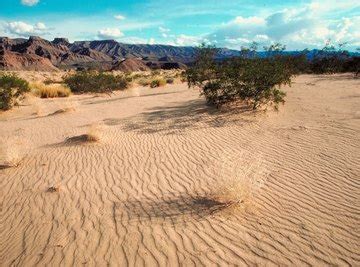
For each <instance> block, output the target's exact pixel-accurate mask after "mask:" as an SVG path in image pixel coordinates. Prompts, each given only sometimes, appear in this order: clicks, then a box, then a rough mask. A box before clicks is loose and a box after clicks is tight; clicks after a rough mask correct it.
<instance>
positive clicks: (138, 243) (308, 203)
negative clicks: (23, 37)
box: [0, 75, 360, 266]
mask: <svg viewBox="0 0 360 267" xmlns="http://www.w3.org/2000/svg"><path fill="white" fill-rule="evenodd" d="M359 89H360V84H359V80H358V79H353V78H350V77H348V76H343V75H332V76H326V75H324V76H310V75H304V76H299V77H297V78H296V79H295V80H294V84H293V85H292V87H291V88H286V92H287V98H286V104H285V105H284V106H283V107H281V108H280V111H279V112H274V111H272V110H268V111H267V112H266V113H264V112H260V113H252V112H248V111H245V110H238V111H237V112H225V111H222V110H220V111H219V110H215V109H212V108H210V107H208V106H206V105H205V101H204V100H203V99H202V98H199V94H198V91H197V90H188V89H187V86H186V84H174V85H171V86H169V85H167V86H165V87H163V88H153V89H150V88H144V87H142V88H141V95H139V96H137V97H134V96H133V95H132V92H130V91H129V92H127V91H125V92H116V93H115V94H114V95H113V96H112V97H107V96H99V97H97V98H93V97H90V96H86V95H81V96H76V95H72V96H70V97H69V98H68V99H67V100H66V101H68V102H69V103H73V102H75V103H78V104H79V108H78V109H76V112H72V113H71V114H63V115H59V116H41V117H34V116H33V115H32V114H33V112H34V106H33V105H32V104H31V103H30V104H28V105H24V106H20V107H18V108H16V109H14V110H11V111H9V112H5V113H2V114H0V121H1V127H0V140H10V139H11V138H12V137H13V136H20V137H21V138H22V139H25V140H27V141H28V142H30V143H31V145H32V147H34V149H33V150H32V152H31V156H30V155H29V156H26V157H21V158H22V161H21V164H19V165H18V166H17V167H16V168H6V169H1V170H0V176H1V177H0V181H1V187H0V191H1V192H0V203H1V210H2V216H1V219H0V222H1V226H0V227H1V237H0V262H1V264H0V265H3V266H9V265H16V266H17V265H20V266H32V265H51V266H58V265H65V266H67V265H76V266H81V265H82V264H87V265H91V266H95V265H96V266H105V265H115V266H138V265H148V266H157V265H161V266H166V265H171V266H173V265H174V266H176V265H184V266H197V265H199V266H202V265H205V266H212V265H220V266H228V265H237V266H239V265H240V266H242V265H244V266H245V265H271V266H272V265H274V266H277V265H282V266H302V265H315V266H329V265H338V266H345V265H346V266H347V265H352V266H356V265H359V262H360V253H359V251H360V246H359V244H360V234H359V221H360V209H359V203H360V182H359V174H360V164H359V162H360V151H359V147H360V138H359V132H360V123H359V114H360V109H359V107H360V102H359V101H360V98H359V97H357V96H358V95H360V91H359ZM40 103H41V107H42V110H43V113H44V114H45V115H46V114H51V113H53V112H54V111H56V110H60V109H62V108H66V106H65V103H66V102H64V99H42V100H41V102H40ZM69 106H71V105H69ZM101 122H103V123H104V125H105V127H106V128H103V125H102V124H101ZM92 129H95V130H92ZM92 134H94V136H95V137H93V136H91V135H92ZM98 138H99V139H98ZM64 140H65V141H64ZM89 141H97V142H89ZM4 144H5V143H4ZM49 144H50V145H49ZM51 144H60V145H51ZM87 144H91V145H87ZM95 144H96V145H95ZM98 144H99V145H98ZM4 147H7V148H13V146H10V145H5V146H4ZM18 147H19V149H20V150H21V151H22V150H23V147H22V146H21V145H20V146H18ZM15 158H16V157H15Z"/></svg>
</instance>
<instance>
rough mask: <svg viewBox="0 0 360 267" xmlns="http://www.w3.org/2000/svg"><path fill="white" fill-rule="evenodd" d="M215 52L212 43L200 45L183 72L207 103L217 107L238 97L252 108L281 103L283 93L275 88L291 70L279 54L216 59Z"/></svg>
mask: <svg viewBox="0 0 360 267" xmlns="http://www.w3.org/2000/svg"><path fill="white" fill-rule="evenodd" d="M216 53H217V49H215V48H214V47H206V46H204V45H203V46H201V47H200V48H199V51H198V55H197V60H196V62H195V64H194V66H193V67H191V68H189V69H188V70H187V72H186V75H187V80H188V85H189V87H191V86H198V87H200V88H201V90H202V94H203V95H204V96H205V98H206V99H207V101H208V103H210V104H214V105H216V106H217V107H219V106H221V105H223V104H226V103H229V102H234V101H238V100H241V101H243V102H244V103H247V104H248V105H249V106H252V108H253V109H257V108H258V107H259V106H260V105H261V104H266V103H273V104H275V107H276V108H277V107H278V104H279V103H284V97H285V93H284V92H282V91H281V90H280V89H279V88H280V86H281V85H285V84H290V82H291V76H292V72H291V70H289V68H288V67H287V65H286V64H285V61H284V60H281V58H280V57H279V56H277V55H274V56H271V57H269V58H244V57H238V58H231V59H228V60H225V61H223V62H220V63H218V62H216V61H215V60H214V57H215V55H216Z"/></svg>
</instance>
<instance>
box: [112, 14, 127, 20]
mask: <svg viewBox="0 0 360 267" xmlns="http://www.w3.org/2000/svg"><path fill="white" fill-rule="evenodd" d="M114 18H115V19H117V20H124V19H125V17H124V16H123V15H115V16H114Z"/></svg>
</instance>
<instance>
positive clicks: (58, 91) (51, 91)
mask: <svg viewBox="0 0 360 267" xmlns="http://www.w3.org/2000/svg"><path fill="white" fill-rule="evenodd" d="M30 87H31V91H32V92H33V94H34V95H35V96H38V97H41V98H53V97H68V96H69V95H70V94H71V90H70V89H69V88H68V87H66V86H64V85H62V84H48V85H46V84H43V83H39V82H38V83H32V84H30Z"/></svg>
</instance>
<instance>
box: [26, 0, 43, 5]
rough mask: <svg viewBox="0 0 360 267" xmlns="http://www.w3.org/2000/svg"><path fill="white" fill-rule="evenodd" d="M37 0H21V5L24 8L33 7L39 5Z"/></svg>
mask: <svg viewBox="0 0 360 267" xmlns="http://www.w3.org/2000/svg"><path fill="white" fill-rule="evenodd" d="M39 2H40V1H39V0H21V3H22V4H23V5H25V6H35V5H37V4H38V3H39Z"/></svg>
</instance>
